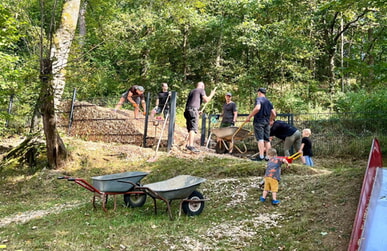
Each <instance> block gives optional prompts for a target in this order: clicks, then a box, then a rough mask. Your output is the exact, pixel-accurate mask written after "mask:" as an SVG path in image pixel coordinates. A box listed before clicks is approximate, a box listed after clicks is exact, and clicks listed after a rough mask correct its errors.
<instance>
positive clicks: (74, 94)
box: [67, 88, 77, 135]
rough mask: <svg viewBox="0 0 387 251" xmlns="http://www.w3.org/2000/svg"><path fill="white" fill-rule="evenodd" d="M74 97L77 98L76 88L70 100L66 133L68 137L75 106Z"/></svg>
mask: <svg viewBox="0 0 387 251" xmlns="http://www.w3.org/2000/svg"><path fill="white" fill-rule="evenodd" d="M76 96H77V88H74V90H73V99H72V100H71V107H70V117H69V127H68V131H67V134H68V135H70V128H71V125H72V124H73V116H74V104H75V100H76Z"/></svg>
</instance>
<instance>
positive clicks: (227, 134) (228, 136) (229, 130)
mask: <svg viewBox="0 0 387 251" xmlns="http://www.w3.org/2000/svg"><path fill="white" fill-rule="evenodd" d="M238 130H239V131H238ZM211 131H212V133H213V134H215V136H216V137H218V138H222V139H223V140H232V138H233V137H234V140H242V139H244V138H246V137H247V136H248V135H249V133H250V131H248V130H246V129H243V128H239V127H237V126H230V127H221V128H213V129H212V130H211ZM237 131H238V132H237ZM235 132H237V133H236V134H235ZM234 134H235V135H234Z"/></svg>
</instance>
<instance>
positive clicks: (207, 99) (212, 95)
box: [203, 90, 215, 103]
mask: <svg viewBox="0 0 387 251" xmlns="http://www.w3.org/2000/svg"><path fill="white" fill-rule="evenodd" d="M214 95H215V90H212V91H211V93H210V96H203V101H204V102H205V103H207V102H210V100H211V99H212V97H214Z"/></svg>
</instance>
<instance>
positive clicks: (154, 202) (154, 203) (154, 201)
mask: <svg viewBox="0 0 387 251" xmlns="http://www.w3.org/2000/svg"><path fill="white" fill-rule="evenodd" d="M151 197H152V199H153V205H154V206H155V214H157V204H156V198H155V197H153V196H151Z"/></svg>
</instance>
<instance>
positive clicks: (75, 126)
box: [58, 101, 186, 147]
mask: <svg viewBox="0 0 387 251" xmlns="http://www.w3.org/2000/svg"><path fill="white" fill-rule="evenodd" d="M70 107H71V103H70V102H67V103H63V104H62V107H61V110H62V111H63V112H61V113H59V114H60V115H59V116H58V125H59V126H60V127H63V128H66V130H68V135H69V136H75V137H79V138H82V139H84V140H90V141H103V142H108V143H109V142H117V143H123V144H132V145H138V146H143V144H144V133H145V116H143V115H142V114H141V115H139V118H138V119H137V120H135V119H134V114H133V111H131V110H125V109H122V110H118V111H116V112H115V111H114V109H112V108H105V107H101V106H97V105H95V104H92V103H89V102H85V101H76V102H75V105H74V111H73V120H72V124H71V127H70V128H69V115H70ZM163 124H164V120H160V121H159V122H158V123H153V121H149V122H148V127H147V132H146V134H147V137H146V146H147V147H149V146H155V145H156V144H157V143H158V141H159V138H160V135H161V131H162V128H163ZM168 124H169V122H168V121H167V123H166V126H165V130H164V132H163V137H162V140H161V142H160V146H166V145H167V140H168ZM156 125H157V126H156ZM185 136H186V130H185V129H183V128H179V127H177V126H175V134H174V143H175V144H180V143H181V142H183V141H184V137H185Z"/></svg>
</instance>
